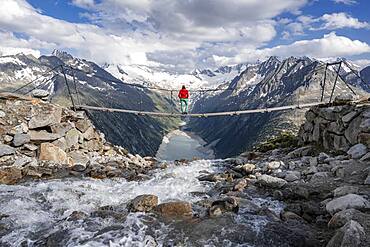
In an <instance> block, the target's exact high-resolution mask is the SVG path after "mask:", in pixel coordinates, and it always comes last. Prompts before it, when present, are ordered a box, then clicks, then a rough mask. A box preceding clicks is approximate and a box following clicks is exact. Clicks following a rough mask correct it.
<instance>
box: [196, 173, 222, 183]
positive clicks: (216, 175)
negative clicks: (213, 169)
mask: <svg viewBox="0 0 370 247" xmlns="http://www.w3.org/2000/svg"><path fill="white" fill-rule="evenodd" d="M198 180H199V181H207V182H218V181H224V180H225V178H224V176H223V174H219V173H213V174H207V175H201V176H199V177H198Z"/></svg>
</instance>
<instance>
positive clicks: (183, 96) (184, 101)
mask: <svg viewBox="0 0 370 247" xmlns="http://www.w3.org/2000/svg"><path fill="white" fill-rule="evenodd" d="M178 96H179V99H180V104H181V113H182V114H187V113H188V100H189V91H188V90H187V89H186V87H185V86H182V89H181V90H180V92H179V95H178Z"/></svg>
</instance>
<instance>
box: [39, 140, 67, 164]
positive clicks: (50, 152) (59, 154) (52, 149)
mask: <svg viewBox="0 0 370 247" xmlns="http://www.w3.org/2000/svg"><path fill="white" fill-rule="evenodd" d="M39 159H40V160H48V161H55V162H57V163H59V164H68V158H67V154H66V153H65V152H64V151H63V150H62V149H60V148H58V147H57V146H55V145H53V144H51V143H42V144H41V146H40V155H39Z"/></svg>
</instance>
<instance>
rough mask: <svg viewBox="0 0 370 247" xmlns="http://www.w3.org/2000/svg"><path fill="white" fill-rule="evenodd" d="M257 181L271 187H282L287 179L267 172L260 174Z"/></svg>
mask: <svg viewBox="0 0 370 247" xmlns="http://www.w3.org/2000/svg"><path fill="white" fill-rule="evenodd" d="M257 182H258V183H259V184H261V185H263V186H266V187H271V188H282V187H284V186H285V185H286V184H287V181H285V180H284V179H282V178H277V177H273V176H270V175H266V174H263V175H261V176H258V177H257Z"/></svg>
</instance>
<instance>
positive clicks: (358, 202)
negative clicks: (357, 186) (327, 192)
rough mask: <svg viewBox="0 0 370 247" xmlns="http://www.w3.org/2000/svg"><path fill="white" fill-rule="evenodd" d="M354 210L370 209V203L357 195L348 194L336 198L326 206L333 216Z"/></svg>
mask: <svg viewBox="0 0 370 247" xmlns="http://www.w3.org/2000/svg"><path fill="white" fill-rule="evenodd" d="M349 208H354V209H359V210H361V209H369V208H370V203H369V201H367V200H366V199H365V198H363V197H362V196H359V195H356V194H348V195H345V196H342V197H339V198H335V199H333V200H331V201H330V202H328V203H327V204H326V211H328V212H329V213H330V214H331V215H334V214H335V213H336V212H338V211H341V210H345V209H349Z"/></svg>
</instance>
